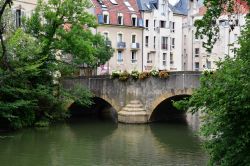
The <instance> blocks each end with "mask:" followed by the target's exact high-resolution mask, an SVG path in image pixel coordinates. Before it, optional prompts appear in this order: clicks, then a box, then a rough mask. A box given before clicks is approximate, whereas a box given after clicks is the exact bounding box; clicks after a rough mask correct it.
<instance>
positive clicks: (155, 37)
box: [154, 36, 156, 48]
mask: <svg viewBox="0 0 250 166" xmlns="http://www.w3.org/2000/svg"><path fill="white" fill-rule="evenodd" d="M155 43H156V36H154V48H155Z"/></svg>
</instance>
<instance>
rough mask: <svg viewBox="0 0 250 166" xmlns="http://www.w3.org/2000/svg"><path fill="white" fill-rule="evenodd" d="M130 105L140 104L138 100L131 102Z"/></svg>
mask: <svg viewBox="0 0 250 166" xmlns="http://www.w3.org/2000/svg"><path fill="white" fill-rule="evenodd" d="M129 103H130V104H141V102H140V100H131V101H130V102H129Z"/></svg>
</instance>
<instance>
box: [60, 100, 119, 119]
mask: <svg viewBox="0 0 250 166" xmlns="http://www.w3.org/2000/svg"><path fill="white" fill-rule="evenodd" d="M92 101H93V104H92V105H91V106H90V107H89V108H87V107H82V106H79V105H77V104H76V102H75V101H74V100H69V101H67V102H66V103H65V109H67V110H68V111H70V112H71V114H72V116H73V117H78V116H79V117H81V116H86V115H87V116H89V115H92V117H93V115H94V116H98V117H102V118H105V119H107V118H108V119H112V120H114V121H117V118H118V117H117V112H118V110H119V107H117V105H116V103H115V102H114V101H113V100H110V99H109V98H107V97H105V96H104V97H98V96H94V97H93V98H92ZM82 110H84V112H82Z"/></svg>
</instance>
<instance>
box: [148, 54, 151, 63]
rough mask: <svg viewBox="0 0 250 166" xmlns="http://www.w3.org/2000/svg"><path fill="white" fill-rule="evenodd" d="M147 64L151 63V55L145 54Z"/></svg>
mask: <svg viewBox="0 0 250 166" xmlns="http://www.w3.org/2000/svg"><path fill="white" fill-rule="evenodd" d="M147 63H152V60H151V54H150V53H148V54H147Z"/></svg>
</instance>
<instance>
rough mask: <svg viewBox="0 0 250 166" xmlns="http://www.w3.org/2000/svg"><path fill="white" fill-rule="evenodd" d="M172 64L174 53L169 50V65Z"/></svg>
mask: <svg viewBox="0 0 250 166" xmlns="http://www.w3.org/2000/svg"><path fill="white" fill-rule="evenodd" d="M173 64H174V55H173V53H172V52H170V65H173Z"/></svg>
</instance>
